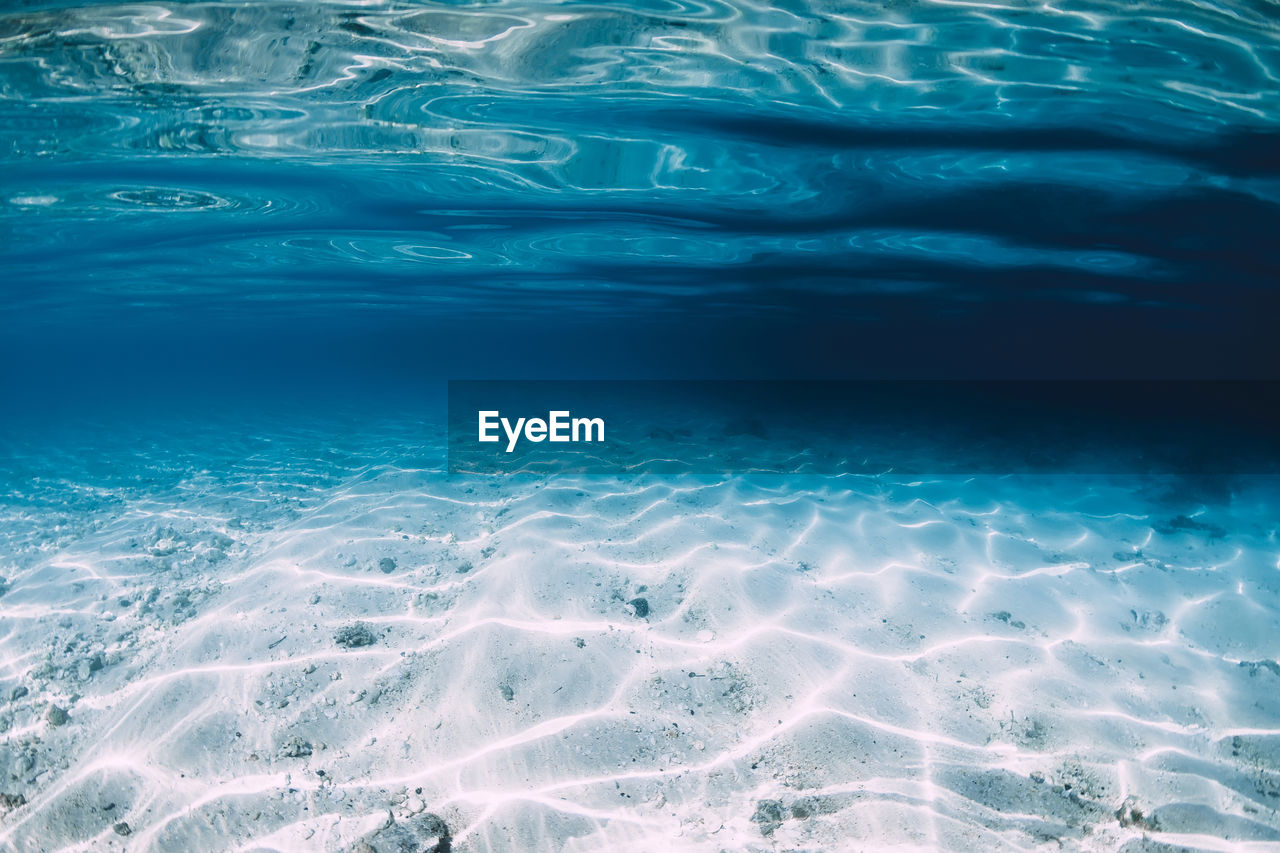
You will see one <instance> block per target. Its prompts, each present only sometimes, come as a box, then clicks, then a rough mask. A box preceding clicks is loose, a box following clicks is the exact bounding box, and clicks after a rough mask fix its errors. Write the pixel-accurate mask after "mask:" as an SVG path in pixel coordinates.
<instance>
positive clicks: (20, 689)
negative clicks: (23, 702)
mask: <svg viewBox="0 0 1280 853" xmlns="http://www.w3.org/2000/svg"><path fill="white" fill-rule="evenodd" d="M30 692H31V691H29V690H27V688H26V687H25V686H24V685H21V684H19V685H18V686H17V687H15V688H13V692H11V693H10V694H9V701H10V702H17V701H18V700H19V699H21V698H22V697H23V696H26V695H27V694H28V693H30Z"/></svg>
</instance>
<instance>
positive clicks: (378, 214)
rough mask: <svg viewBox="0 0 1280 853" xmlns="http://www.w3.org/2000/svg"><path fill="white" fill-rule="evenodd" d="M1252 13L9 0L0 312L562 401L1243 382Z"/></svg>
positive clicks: (1252, 183)
mask: <svg viewBox="0 0 1280 853" xmlns="http://www.w3.org/2000/svg"><path fill="white" fill-rule="evenodd" d="M1276 22H1277V15H1276V8H1275V6H1274V4H1272V3H1267V2H1258V3H1233V4H1226V3H1221V4H1217V3H1192V2H1155V3H1132V4H1114V3H1091V2H1064V3H1044V4H1035V3H1007V4H1001V3H993V4H988V3H981V4H980V3H964V2H903V3H892V4H887V5H885V4H879V3H874V4H872V3H867V4H858V3H839V4H830V3H811V4H804V3H794V4H782V5H777V6H766V5H753V4H749V3H738V4H730V3H720V2H705V3H702V2H699V3H676V2H672V3H654V4H616V5H609V4H578V3H566V4H552V3H546V4H523V3H492V4H484V5H480V6H467V5H441V6H433V7H426V8H422V7H417V6H405V5H397V4H382V3H374V4H367V3H317V4H308V5H306V6H303V7H295V6H289V5H282V4H266V3H254V4H235V5H231V4H207V3H193V4H187V3H182V4H176V3H175V4H154V5H140V6H111V5H106V6H79V5H76V4H62V3H21V4H9V6H8V7H7V9H6V10H5V12H4V14H3V15H2V16H0V113H2V115H3V122H2V123H0V157H2V165H3V178H2V179H0V181H2V184H0V186H2V188H3V192H2V193H0V195H2V196H3V198H0V223H2V225H0V227H3V229H4V232H5V234H6V239H5V241H4V246H3V248H0V253H2V254H0V264H3V268H4V271H5V285H4V302H3V308H4V317H3V323H4V324H5V327H6V328H7V329H8V330H9V331H10V335H9V337H10V338H11V339H13V338H16V337H18V336H21V337H22V338H23V341H22V345H21V346H20V345H18V344H14V345H13V347H14V348H15V349H17V350H18V351H19V352H21V350H22V346H25V345H26V344H27V343H28V340H29V339H34V340H35V341H36V342H37V343H43V344H44V345H46V346H47V345H49V344H50V343H52V344H54V345H53V346H52V347H49V348H50V349H53V350H54V351H55V352H54V353H52V354H50V355H48V356H46V358H44V359H42V360H43V361H45V362H49V361H54V360H56V359H57V354H58V353H63V354H66V353H71V352H74V353H75V354H76V355H77V356H81V355H82V354H83V353H84V352H85V351H86V350H87V351H89V352H91V353H93V356H94V360H100V359H101V358H103V357H108V358H110V357H113V356H114V355H119V354H122V353H123V352H124V351H126V350H127V351H130V352H132V351H133V350H134V349H136V348H137V347H138V346H140V344H139V339H141V340H150V339H153V338H156V337H158V336H160V335H162V334H164V333H165V332H167V333H169V334H171V335H174V336H175V337H177V338H178V339H179V342H183V341H186V342H189V341H191V340H193V339H198V340H203V339H206V338H207V339H209V340H210V341H212V342H213V343H211V344H210V345H211V346H221V345H223V344H224V343H225V342H228V341H229V342H231V344H232V345H231V346H229V347H224V348H228V349H236V350H241V349H244V348H247V347H250V346H253V345H257V346H260V347H262V348H264V351H271V352H272V353H273V354H276V353H278V350H279V349H285V348H286V347H284V346H280V347H277V348H276V350H272V347H273V341H278V340H279V338H280V337H281V336H287V335H288V334H290V332H291V331H293V332H296V333H297V338H298V340H291V341H290V342H289V344H288V348H293V349H297V348H298V347H301V348H303V349H305V350H307V352H308V354H309V356H312V357H315V358H321V357H323V356H324V354H325V348H324V347H321V346H317V345H316V344H315V343H314V341H315V340H316V339H317V338H319V339H322V340H326V341H333V340H334V339H338V340H340V341H343V342H345V341H351V343H350V345H349V347H348V349H349V350H350V351H354V352H359V351H361V350H365V351H367V350H368V349H370V347H369V346H368V345H367V342H368V341H370V340H372V341H376V342H378V344H379V345H380V346H381V347H383V348H384V350H385V351H387V352H390V353H393V354H394V355H393V357H389V358H387V359H386V361H387V362H388V363H395V362H397V361H403V360H405V359H406V358H407V359H408V360H410V361H412V362H413V367H412V369H413V370H415V371H418V372H421V371H423V370H431V369H433V368H434V369H438V370H439V371H440V373H441V375H456V374H457V373H458V372H459V371H461V370H464V369H465V367H466V366H467V365H468V364H470V365H471V366H473V367H474V366H476V364H477V361H476V359H477V356H476V354H474V353H472V354H469V358H471V359H472V360H471V361H470V362H464V361H462V360H460V359H458V358H457V357H456V355H455V353H456V352H457V351H458V349H459V347H458V346H457V341H458V339H459V338H462V339H472V340H476V339H478V340H481V341H484V342H486V343H488V342H491V341H502V340H513V341H515V343H514V344H512V345H511V346H518V347H519V348H520V349H521V350H523V351H524V352H525V358H524V360H523V366H524V367H526V368H528V365H529V364H530V363H531V362H532V363H537V362H539V361H542V362H545V364H542V365H540V367H541V368H545V369H549V370H551V371H553V372H558V373H559V374H560V375H575V374H580V373H583V372H589V371H590V370H591V369H592V366H591V363H592V359H589V358H584V357H583V356H582V355H581V353H582V352H583V351H584V350H585V351H588V352H598V353H600V361H601V362H603V363H604V364H605V365H607V366H605V367H603V368H602V369H601V370H600V372H601V373H603V374H604V375H617V374H618V373H620V372H634V373H649V374H658V375H671V374H672V373H677V374H678V373H679V372H680V365H681V364H689V363H690V362H696V363H697V364H698V365H699V366H700V367H701V368H702V373H704V374H705V375H724V374H734V375H739V376H755V375H764V374H769V375H775V374H776V375H797V374H798V375H883V374H885V373H895V374H904V375H931V376H937V375H940V374H947V375H950V374H965V375H988V376H989V375H1003V374H1009V373H1020V374H1025V375H1044V374H1049V373H1052V374H1061V375H1101V376H1110V375H1115V374H1118V373H1119V374H1126V375H1140V376H1149V375H1175V376H1182V375H1188V374H1195V375H1204V376H1223V375H1228V376H1241V375H1263V374H1265V375H1274V364H1275V363H1278V361H1280V360H1277V359H1276V358H1275V356H1276V352H1275V350H1274V348H1273V346H1272V344H1271V343H1270V340H1271V336H1270V335H1269V329H1268V326H1267V318H1268V317H1269V316H1270V315H1272V314H1273V313H1274V311H1275V309H1276V308H1277V307H1278V306H1277V302H1276V296H1275V287H1274V281H1275V277H1276V274H1277V265H1276V261H1275V255H1274V252H1272V251H1271V250H1270V249H1269V248H1268V236H1269V235H1271V234H1273V233H1275V232H1276V231H1280V212H1278V208H1277V206H1276V200H1277V191H1278V190H1277V186H1278V185H1277V177H1278V175H1280V159H1278V158H1277V154H1276V152H1277V151H1280V133H1278V129H1277V116H1278V114H1280V111H1278V110H1277V105H1278V103H1280V89H1278V85H1277V84H1278V75H1277V67H1278V65H1280V53H1278V44H1280V42H1278V39H1280V26H1278V25H1277V23H1276ZM512 316H518V317H519V318H520V321H519V323H518V324H515V323H511V322H509V318H511V317H512ZM175 329H177V330H178V331H177V332H176V333H175V331H174V330H175ZM28 336H29V338H28ZM436 339H447V342H446V343H444V344H442V345H439V346H432V344H431V343H430V342H431V341H433V340H436ZM761 339H763V340H767V341H768V345H767V346H766V347H765V348H764V349H765V350H766V352H764V353H756V352H754V350H756V349H758V347H750V346H747V345H746V342H747V341H751V340H761ZM104 340H105V341H106V343H100V342H102V341H104ZM508 348H509V349H510V348H511V347H510V346H509V347H508ZM169 349H170V350H172V351H174V352H176V353H182V351H183V347H181V346H169ZM406 352H407V355H406ZM726 352H729V353H731V355H726ZM68 357H70V356H68ZM183 357H184V358H187V359H188V360H191V358H192V357H191V356H190V355H189V354H184V355H183ZM347 358H349V352H347V353H344V356H343V359H344V360H346V359H347ZM584 362H586V363H587V364H584ZM504 367H505V368H506V369H507V370H510V369H511V367H510V365H509V364H504V362H503V361H502V360H500V359H498V358H496V357H495V358H491V359H490V360H489V361H488V362H485V363H481V364H480V365H479V366H478V367H477V368H476V370H475V374H476V375H486V374H492V375H507V373H506V372H505V371H504V370H503V368H504ZM520 367H521V365H517V367H516V369H520ZM540 367H539V366H535V367H533V368H530V369H532V370H533V371H534V372H535V373H536V372H537V371H538V370H539V369H540ZM72 372H74V370H73V371H72Z"/></svg>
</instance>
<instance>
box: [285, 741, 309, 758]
mask: <svg viewBox="0 0 1280 853" xmlns="http://www.w3.org/2000/svg"><path fill="white" fill-rule="evenodd" d="M310 754H311V744H310V743H309V742H307V741H305V740H303V739H302V738H300V737H298V736H297V735H294V736H293V737H291V738H289V739H288V740H286V741H285V742H284V745H283V746H281V747H280V757H281V758H306V757H307V756H308V755H310Z"/></svg>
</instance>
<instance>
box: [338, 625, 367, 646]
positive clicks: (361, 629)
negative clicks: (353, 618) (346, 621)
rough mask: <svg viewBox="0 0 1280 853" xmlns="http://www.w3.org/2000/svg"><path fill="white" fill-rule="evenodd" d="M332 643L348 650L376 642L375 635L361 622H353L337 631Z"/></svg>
mask: <svg viewBox="0 0 1280 853" xmlns="http://www.w3.org/2000/svg"><path fill="white" fill-rule="evenodd" d="M333 641H334V642H335V643H337V644H338V645H340V646H343V647H345V648H348V649H354V648H358V647H359V646H371V645H373V644H374V643H376V642H377V641H378V637H377V635H375V634H374V633H373V631H372V630H371V629H370V628H369V626H368V625H366V624H365V623H363V622H354V623H352V624H350V625H346V626H344V627H342V628H339V629H338V632H337V633H336V634H334V635H333Z"/></svg>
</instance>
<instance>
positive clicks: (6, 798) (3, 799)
mask: <svg viewBox="0 0 1280 853" xmlns="http://www.w3.org/2000/svg"><path fill="white" fill-rule="evenodd" d="M26 804H27V798H26V797H24V796H23V795H22V794H8V793H4V794H0V809H4V810H5V811H13V810H14V809H16V808H17V807H18V806H25V805H26Z"/></svg>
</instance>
